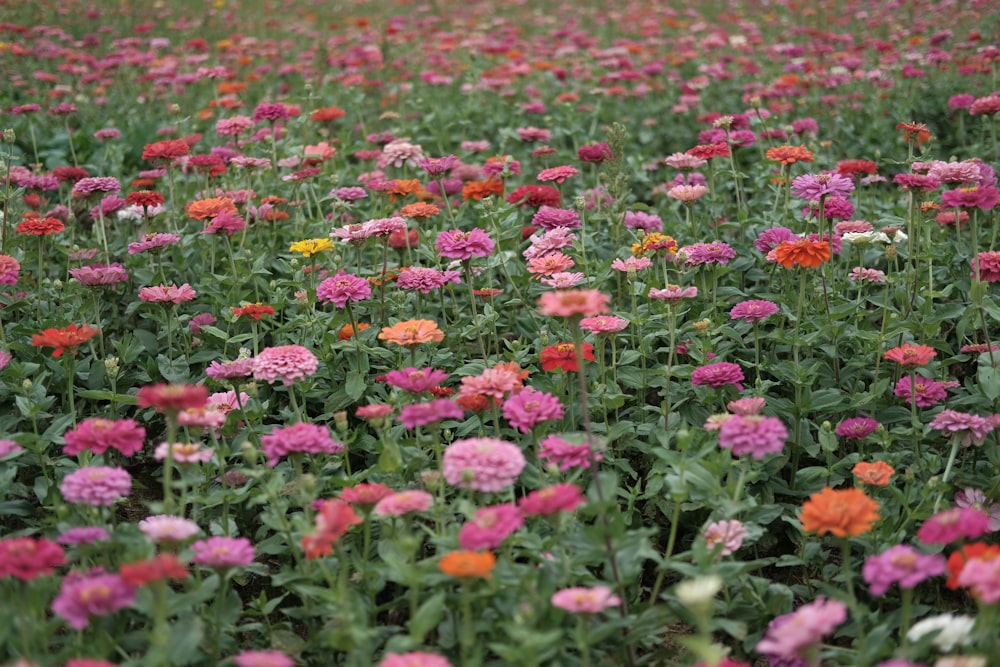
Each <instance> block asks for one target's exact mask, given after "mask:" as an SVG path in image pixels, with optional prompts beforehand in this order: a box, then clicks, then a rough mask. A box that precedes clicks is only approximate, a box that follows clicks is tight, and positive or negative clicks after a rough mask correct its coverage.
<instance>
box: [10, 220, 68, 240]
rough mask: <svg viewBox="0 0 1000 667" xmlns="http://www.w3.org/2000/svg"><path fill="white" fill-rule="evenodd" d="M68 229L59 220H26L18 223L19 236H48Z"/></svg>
mask: <svg viewBox="0 0 1000 667" xmlns="http://www.w3.org/2000/svg"><path fill="white" fill-rule="evenodd" d="M64 229H66V225H64V224H63V223H62V220H59V219H58V218H26V219H24V220H22V221H21V222H19V223H17V233H18V234H28V235H31V236H48V235H49V234H55V233H57V232H61V231H62V230H64Z"/></svg>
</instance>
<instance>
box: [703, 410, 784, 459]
mask: <svg viewBox="0 0 1000 667" xmlns="http://www.w3.org/2000/svg"><path fill="white" fill-rule="evenodd" d="M787 438H788V431H787V430H786V429H785V425H784V424H782V423H781V420H780V419H777V418H775V417H765V416H763V415H732V416H731V417H729V418H728V419H726V421H724V422H723V423H722V426H721V427H720V428H719V446H720V447H722V448H723V449H730V450H732V452H733V456H743V455H744V454H750V455H751V456H753V457H754V458H755V459H762V458H764V457H765V456H767V455H768V454H776V453H778V452H780V451H781V450H782V449H784V447H785V440H786V439H787Z"/></svg>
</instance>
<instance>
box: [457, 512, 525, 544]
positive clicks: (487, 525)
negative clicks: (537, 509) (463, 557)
mask: <svg viewBox="0 0 1000 667" xmlns="http://www.w3.org/2000/svg"><path fill="white" fill-rule="evenodd" d="M522 525H524V517H523V516H521V512H520V510H518V509H517V507H516V506H515V505H512V504H510V503H505V504H502V505H492V506H490V507H483V508H481V509H479V510H477V511H476V514H475V516H474V517H473V518H472V520H471V521H469V522H467V523H466V524H465V525H463V526H462V528H461V530H459V531H458V544H459V546H461V547H462V548H463V549H466V550H470V551H471V550H475V549H496V548H498V547H499V546H500V545H501V544H502V543H503V541H504V540H505V539H507V537H508V536H509V535H510V534H511V533H513V532H514V531H515V530H517V529H518V528H520V527H521V526H522Z"/></svg>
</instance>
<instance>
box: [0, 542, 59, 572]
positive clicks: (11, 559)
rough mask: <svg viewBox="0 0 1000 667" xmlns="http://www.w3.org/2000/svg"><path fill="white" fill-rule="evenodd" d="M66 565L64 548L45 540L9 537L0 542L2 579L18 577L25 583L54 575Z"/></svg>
mask: <svg viewBox="0 0 1000 667" xmlns="http://www.w3.org/2000/svg"><path fill="white" fill-rule="evenodd" d="M65 563H66V553H65V552H64V551H63V548H62V547H61V546H59V545H58V544H56V543H55V542H52V541H51V540H47V539H45V538H37V539H36V538H34V537H8V538H6V539H2V540H0V579H4V578H6V577H17V578H18V579H22V580H24V581H31V580H32V579H37V578H38V577H40V576H42V575H43V574H52V572H53V570H54V568H56V567H58V566H60V565H64V564H65Z"/></svg>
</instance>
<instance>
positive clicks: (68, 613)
mask: <svg viewBox="0 0 1000 667" xmlns="http://www.w3.org/2000/svg"><path fill="white" fill-rule="evenodd" d="M134 600H135V589H134V588H132V587H131V586H129V585H128V584H126V583H125V580H124V579H122V578H121V577H120V576H119V575H117V574H108V573H106V572H103V571H100V570H97V571H95V572H94V573H92V574H82V573H80V572H71V573H69V574H68V575H66V577H65V578H64V579H63V581H62V588H61V589H60V590H59V595H58V596H56V598H55V599H54V600H53V601H52V611H53V612H55V614H56V616H59V617H60V618H62V619H63V620H64V621H66V623H68V624H69V626H70V627H71V628H73V629H74V630H83V629H84V628H86V627H87V625H89V624H90V617H91V616H107V615H108V614H111V613H113V612H116V611H118V610H119V609H124V608H125V607H128V606H129V605H131V604H132V602H133V601H134Z"/></svg>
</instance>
